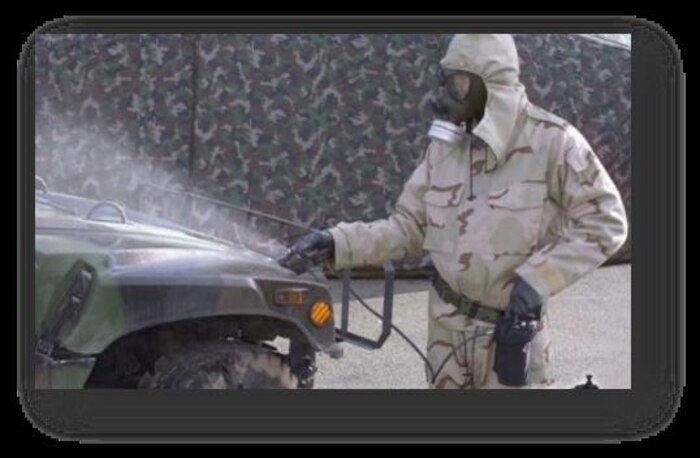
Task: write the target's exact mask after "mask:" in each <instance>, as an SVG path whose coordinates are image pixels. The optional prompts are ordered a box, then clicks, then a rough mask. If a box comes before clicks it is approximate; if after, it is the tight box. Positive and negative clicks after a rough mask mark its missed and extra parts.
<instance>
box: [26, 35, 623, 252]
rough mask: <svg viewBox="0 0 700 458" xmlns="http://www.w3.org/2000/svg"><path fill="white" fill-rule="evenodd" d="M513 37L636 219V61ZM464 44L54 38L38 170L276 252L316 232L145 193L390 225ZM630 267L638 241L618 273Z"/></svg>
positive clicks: (544, 95)
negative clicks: (452, 57) (444, 69)
mask: <svg viewBox="0 0 700 458" xmlns="http://www.w3.org/2000/svg"><path fill="white" fill-rule="evenodd" d="M514 38H515V41H516V44H517V46H518V51H519V54H520V59H521V63H522V65H521V68H522V70H521V73H522V74H521V80H522V81H523V84H524V85H525V86H526V87H527V90H528V96H529V98H530V100H532V101H533V102H534V103H535V104H537V105H540V106H542V107H544V108H546V109H548V110H550V111H552V112H554V113H556V114H558V115H560V116H562V117H563V118H564V119H566V120H567V121H569V122H570V123H571V124H572V125H574V126H576V127H578V128H579V130H581V132H582V133H583V134H584V136H585V137H586V138H587V139H588V141H589V142H590V143H591V145H592V147H593V150H594V151H595V152H596V154H597V155H598V157H599V158H600V160H601V162H602V163H603V164H604V165H605V167H606V168H607V170H608V171H609V172H610V175H611V176H612V178H613V180H614V181H615V182H616V184H617V186H618V188H619V189H620V190H621V192H622V195H623V197H624V201H625V204H626V206H627V211H629V209H630V199H631V189H630V184H631V180H630V136H629V132H630V100H631V95H630V72H631V68H630V51H629V49H627V48H625V47H621V46H612V45H609V44H606V43H605V42H603V41H596V40H592V39H589V38H586V37H583V36H579V35H515V36H514ZM449 39H450V36H448V35H431V34H401V35H396V34H389V35H382V34H376V35H363V34H342V35H341V34H338V35H331V34H329V35H313V34H304V35H283V34H277V35H274V34H265V35H257V34H245V35H175V34H167V35H148V34H140V35H117V34H114V35H93V34H89V35H88V34H75V35H74V34H47V35H41V36H39V37H38V39H37V42H36V48H35V50H36V86H35V87H36V118H35V119H36V143H35V144H36V173H37V174H38V175H40V176H42V177H43V178H44V179H46V181H47V182H48V184H49V187H50V188H51V189H53V190H56V191H61V192H69V193H76V194H81V195H84V196H86V197H91V198H97V199H110V200H118V201H121V202H123V203H125V204H126V205H128V206H132V207H135V208H141V209H142V210H146V211H149V212H151V213H152V214H154V215H158V216H165V217H169V218H174V219H177V220H179V221H181V222H183V223H185V224H189V225H193V226H195V227H196V228H199V229H202V230H205V231H207V232H214V233H215V234H216V235H219V236H222V237H226V238H236V237H240V233H243V232H246V233H247V234H248V238H252V239H255V240H256V241H257V242H260V243H267V242H265V241H264V238H265V237H264V235H275V236H277V237H278V238H279V239H282V240H284V239H285V238H287V237H291V236H293V235H297V234H298V233H299V230H298V229H293V228H292V227H288V226H280V225H278V224H270V223H269V222H267V221H265V220H263V219H260V218H252V219H250V218H243V215H242V214H241V213H240V212H237V211H234V210H231V209H226V208H224V207H221V206H217V205H212V204H211V203H207V202H205V201H186V200H183V199H182V196H181V195H177V194H169V193H166V192H161V191H158V190H157V189H155V188H153V189H148V190H147V191H144V189H143V187H142V185H143V184H156V185H159V186H162V187H166V188H174V189H182V190H196V191H198V192H200V193H203V194H206V195H208V196H211V197H214V198H217V199H221V200H223V201H226V202H230V203H235V204H239V205H242V206H248V207H251V208H254V209H258V210H262V211H265V212H268V213H272V214H275V215H278V216H281V217H284V218H289V219H291V220H293V221H295V222H297V223H302V224H306V225H310V226H315V227H319V226H330V225H334V224H336V223H338V222H340V221H352V220H363V221H372V220H375V219H377V218H383V217H386V216H387V215H388V214H390V213H391V212H392V211H393V210H394V208H395V207H394V205H395V202H396V199H397V198H398V196H399V193H400V192H401V189H402V186H403V184H404V182H405V181H406V180H407V178H408V177H409V176H410V174H411V172H412V171H413V170H414V169H415V168H416V166H417V165H418V164H419V163H420V161H421V158H422V156H423V153H424V151H425V148H426V146H427V144H428V139H427V136H426V134H427V131H428V128H429V126H430V123H431V121H432V120H433V114H432V112H431V110H430V108H429V101H430V100H431V98H432V97H434V95H435V91H436V90H437V88H438V84H439V79H438V70H439V60H440V59H441V57H442V56H443V55H444V52H445V50H446V47H447V43H448V42H449ZM234 222H240V223H241V224H238V225H235V224H233V223H234ZM247 226H252V228H251V229H252V230H246V227H247ZM251 234H252V235H251ZM629 255H630V253H629V245H628V244H627V245H625V247H624V248H623V249H622V250H620V251H619V252H618V253H617V255H616V258H614V259H616V260H628V259H629ZM418 261H420V257H419V259H418ZM418 261H416V262H418Z"/></svg>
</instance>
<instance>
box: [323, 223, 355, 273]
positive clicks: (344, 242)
mask: <svg viewBox="0 0 700 458" xmlns="http://www.w3.org/2000/svg"><path fill="white" fill-rule="evenodd" d="M341 224H342V223H341ZM328 231H329V232H330V233H331V235H332V236H333V242H334V244H335V255H334V257H333V267H334V268H335V269H343V268H345V267H349V266H351V265H352V250H351V249H350V240H348V237H347V236H346V235H345V232H343V230H342V229H340V228H339V227H338V226H336V227H333V228H330V229H328Z"/></svg>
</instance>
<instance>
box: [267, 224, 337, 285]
mask: <svg viewBox="0 0 700 458" xmlns="http://www.w3.org/2000/svg"><path fill="white" fill-rule="evenodd" d="M334 253H335V240H333V235H332V234H331V233H330V231H328V230H327V229H324V230H314V231H312V232H311V233H309V234H306V235H304V236H303V237H300V238H299V239H297V240H296V241H295V242H294V243H293V244H292V246H291V248H290V249H289V251H288V252H287V254H285V256H284V257H283V258H282V259H280V260H279V263H280V265H282V266H283V267H286V268H287V269H290V270H293V271H294V272H296V273H298V274H300V273H303V272H305V271H307V270H309V269H310V268H311V267H312V266H314V265H319V264H321V263H323V262H325V261H326V260H328V259H330V258H332V257H333V255H334Z"/></svg>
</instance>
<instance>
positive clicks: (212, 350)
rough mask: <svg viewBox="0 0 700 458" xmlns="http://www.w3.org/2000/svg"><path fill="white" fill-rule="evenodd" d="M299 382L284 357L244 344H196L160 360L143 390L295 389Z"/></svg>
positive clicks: (141, 384) (144, 380) (146, 376)
mask: <svg viewBox="0 0 700 458" xmlns="http://www.w3.org/2000/svg"><path fill="white" fill-rule="evenodd" d="M297 385H298V381H297V378H296V377H295V376H294V374H292V373H291V370H290V368H289V366H288V365H287V364H286V363H285V362H284V360H283V359H282V357H281V356H280V355H278V354H276V353H272V352H271V351H269V350H266V349H264V348H259V347H255V346H252V345H247V344H242V343H240V342H202V343H195V344H193V345H192V346H191V347H190V348H188V349H187V350H184V351H181V352H179V353H176V354H173V355H165V356H162V357H160V358H159V359H158V360H157V361H156V363H155V365H154V370H153V373H148V374H146V375H144V376H143V377H142V379H141V381H140V382H139V387H140V388H157V389H245V390H249V389H266V388H267V389H293V388H297Z"/></svg>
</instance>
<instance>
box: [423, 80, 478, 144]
mask: <svg viewBox="0 0 700 458" xmlns="http://www.w3.org/2000/svg"><path fill="white" fill-rule="evenodd" d="M441 77H442V78H441V79H442V88H441V91H440V92H441V94H440V98H439V100H438V102H437V103H434V104H433V109H434V111H435V114H436V116H437V117H438V119H436V120H435V121H433V123H432V125H431V126H430V131H428V136H430V137H431V138H432V139H434V140H437V141H440V142H443V143H446V144H448V145H450V146H454V145H458V144H459V143H461V142H463V141H464V140H465V138H466V136H467V134H469V133H471V129H472V127H473V126H474V125H476V123H477V122H478V121H479V120H480V119H481V117H482V116H483V115H484V109H485V107H486V85H485V84H484V81H483V80H482V79H481V77H479V76H478V75H475V74H473V73H468V72H464V71H459V70H443V71H442V73H441Z"/></svg>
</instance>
